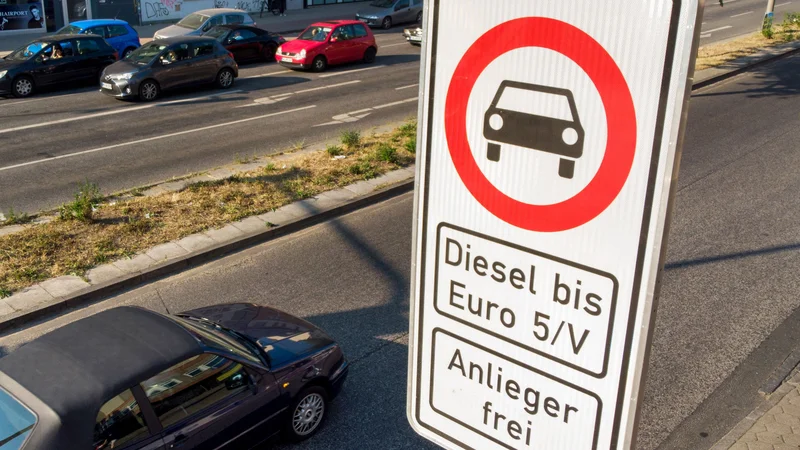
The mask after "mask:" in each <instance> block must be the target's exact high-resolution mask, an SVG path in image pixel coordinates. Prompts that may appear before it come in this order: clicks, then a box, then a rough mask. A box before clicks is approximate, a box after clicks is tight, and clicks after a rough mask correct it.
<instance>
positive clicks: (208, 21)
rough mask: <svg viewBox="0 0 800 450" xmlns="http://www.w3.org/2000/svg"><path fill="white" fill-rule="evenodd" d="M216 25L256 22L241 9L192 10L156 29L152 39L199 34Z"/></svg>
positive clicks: (253, 23) (251, 24)
mask: <svg viewBox="0 0 800 450" xmlns="http://www.w3.org/2000/svg"><path fill="white" fill-rule="evenodd" d="M217 25H250V26H255V25H256V22H255V21H254V20H253V18H252V17H250V14H247V12H246V11H242V10H241V9H231V8H212V9H202V10H200V11H197V12H193V13H191V14H189V15H188V16H186V17H184V18H183V19H181V20H180V22H178V23H176V24H175V25H170V26H168V27H166V28H162V29H160V30H158V31H156V33H155V35H153V39H165V38H171V37H178V36H200V35H201V34H203V33H205V32H206V31H208V30H210V29H211V28H212V27H215V26H217Z"/></svg>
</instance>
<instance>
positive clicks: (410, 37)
mask: <svg viewBox="0 0 800 450" xmlns="http://www.w3.org/2000/svg"><path fill="white" fill-rule="evenodd" d="M408 40H410V41H414V42H422V36H409V37H408Z"/></svg>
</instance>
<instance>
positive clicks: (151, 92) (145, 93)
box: [139, 80, 161, 102]
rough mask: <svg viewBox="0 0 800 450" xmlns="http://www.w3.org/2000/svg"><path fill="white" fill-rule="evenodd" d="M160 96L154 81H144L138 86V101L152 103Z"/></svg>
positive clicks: (159, 89) (158, 88)
mask: <svg viewBox="0 0 800 450" xmlns="http://www.w3.org/2000/svg"><path fill="white" fill-rule="evenodd" d="M159 95H161V88H160V87H159V86H158V83H156V82H155V81H154V80H145V81H143V82H142V84H140V85H139V100H141V101H143V102H152V101H153V100H155V99H157V98H158V96H159Z"/></svg>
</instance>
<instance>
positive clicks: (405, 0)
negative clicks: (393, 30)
mask: <svg viewBox="0 0 800 450" xmlns="http://www.w3.org/2000/svg"><path fill="white" fill-rule="evenodd" d="M408 1H409V0H400V1H399V2H397V4H396V5H394V10H395V11H400V10H401V9H405V8H408Z"/></svg>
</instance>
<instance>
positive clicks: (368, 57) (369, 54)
mask: <svg viewBox="0 0 800 450" xmlns="http://www.w3.org/2000/svg"><path fill="white" fill-rule="evenodd" d="M377 53H378V51H377V50H375V47H370V48H368V49H367V50H366V51H365V52H364V62H365V63H368V64H371V63H374V62H375V55H376V54H377Z"/></svg>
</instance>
